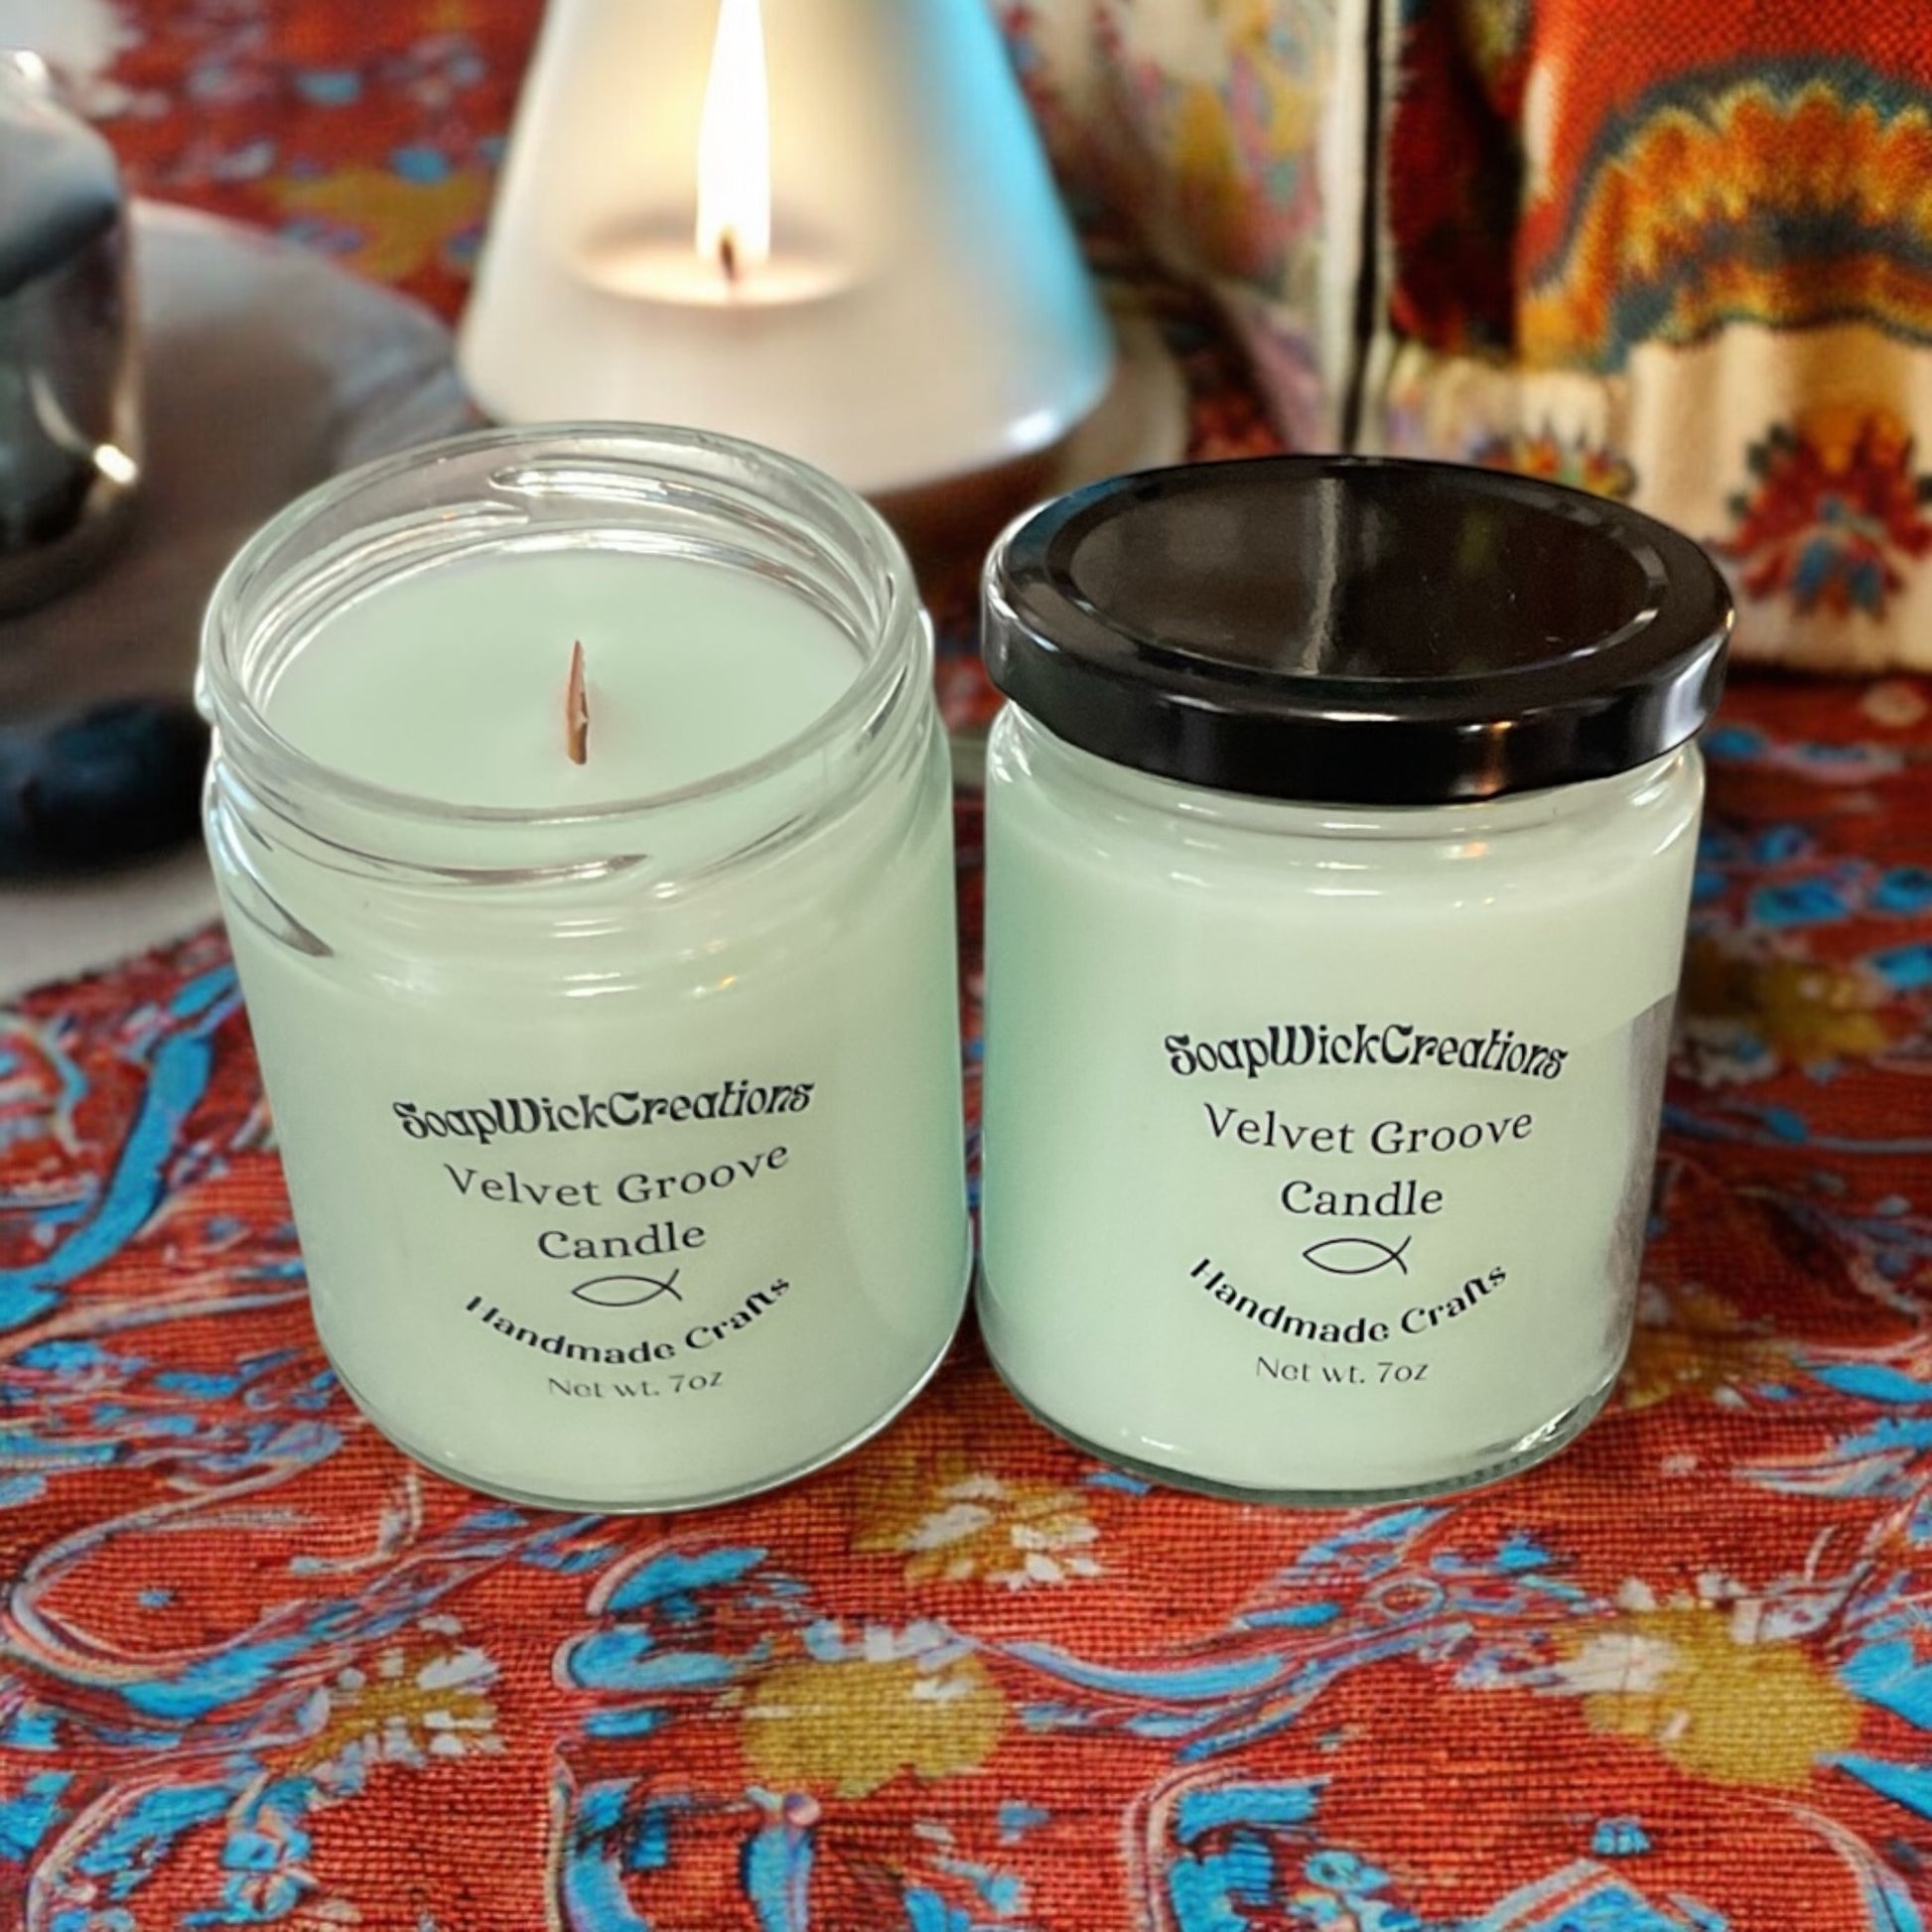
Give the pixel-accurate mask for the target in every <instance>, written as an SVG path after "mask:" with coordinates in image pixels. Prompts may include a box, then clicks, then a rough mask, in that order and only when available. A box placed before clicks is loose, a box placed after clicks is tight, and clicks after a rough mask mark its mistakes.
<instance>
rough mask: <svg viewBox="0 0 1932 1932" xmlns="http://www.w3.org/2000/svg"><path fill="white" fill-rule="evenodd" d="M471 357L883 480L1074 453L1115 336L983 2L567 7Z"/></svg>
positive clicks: (522, 130)
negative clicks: (1063, 445)
mask: <svg viewBox="0 0 1932 1932" xmlns="http://www.w3.org/2000/svg"><path fill="white" fill-rule="evenodd" d="M459 353H460V360H461V363H462V367H463V372H464V374H465V376H466V377H467V379H468V381H469V383H470V385H471V388H472V391H473V392H474V394H475V395H476V397H477V400H478V401H479V403H480V404H481V405H482V407H483V409H485V410H486V411H487V412H488V413H489V414H491V415H492V416H494V417H496V418H497V419H498V420H499V421H504V422H532V421H549V420H557V419H562V418H573V417H576V418H591V417H595V418H618V419H627V420H635V421H652V422H672V423H685V424H693V425H696V426H699V427H701V428H706V429H714V430H718V431H721V432H725V433H727V434H731V435H737V436H744V437H749V438H751V439H752V440H754V441H756V442H760V443H766V444H770V445H772V446H774V447H776V448H778V449H782V450H786V451H789V452H790V453H792V454H793V455H796V456H800V457H803V458H804V459H805V460H806V461H808V462H811V463H815V464H817V465H818V466H819V467H821V468H822V469H825V470H829V471H830V472H831V473H832V474H833V475H834V476H836V477H838V478H840V479H841V480H842V481H844V482H845V483H849V484H851V485H852V486H853V487H855V488H858V489H861V490H865V491H868V492H871V493H874V494H882V493H890V492H894V491H898V490H903V489H908V488H913V487H915V486H918V485H921V484H925V483H932V482H934V481H937V480H940V479H944V478H947V477H952V476H957V475H962V474H966V473H969V472H974V471H981V470H986V469H990V468H993V467H994V466H996V465H1000V464H1003V463H1007V462H1010V461H1012V460H1014V459H1016V458H1022V457H1026V456H1030V455H1033V454H1035V453H1036V452H1037V451H1039V450H1041V449H1044V448H1045V447H1047V446H1048V445H1050V444H1052V443H1053V442H1055V441H1057V440H1058V439H1059V438H1060V437H1061V436H1063V435H1064V434H1065V433H1066V432H1067V431H1068V430H1069V429H1071V428H1072V427H1073V426H1074V425H1075V424H1076V423H1078V422H1079V421H1080V419H1081V418H1082V417H1083V416H1085V415H1086V413H1087V412H1088V411H1089V410H1090V409H1091V408H1092V407H1093V406H1094V405H1095V404H1096V403H1097V402H1098V401H1099V400H1100V398H1101V395H1102V393H1103V392H1104V390H1105V389H1106V386H1107V381H1108V376H1109V374H1110V372H1111V367H1112V360H1113V347H1112V342H1111V338H1110V335H1109V333H1108V329H1107V325H1106V322H1105V320H1104V318H1103V316H1102V315H1101V312H1100V309H1099V307H1098V305H1097V303H1096V302H1095V300H1094V296H1093V291H1092V289H1091V287H1090V286H1089V284H1088V281H1087V278H1086V274H1085V271H1084V268H1083V266H1082V264H1081V261H1080V258H1079V254H1078V251H1077V249H1076V246H1075V244H1074V240H1073V236H1072V233H1071V230H1070V229H1069V227H1068V224H1067V220H1066V216H1065V214H1064V212H1063V210H1062V209H1061V207H1060V205H1059V201H1058V198H1057V196H1056V195H1055V193H1054V189H1053V184H1052V181H1051V178H1050V177H1049V175H1048V173H1047V169H1046V164H1045V161H1044V158H1043V156H1042V155H1041V152H1040V148H1039V142H1038V137H1037V135H1036V134H1035V130H1034V127H1033V123H1032V120H1031V118H1030V117H1029V115H1028V112H1027V108H1026V103H1025V101H1024V100H1023V99H1022V97H1021V94H1020V91H1019V88H1018V86H1017V84H1016V82H1015V80H1014V76H1013V73H1012V70H1011V69H1010V67H1009V65H1008V62H1007V58H1006V52H1005V49H1004V47H1003V46H1002V45H1001V42H1000V37H999V33H998V30H997V28H996V26H995V25H994V23H993V20H992V18H991V15H990V13H989V10H988V8H987V5H986V0H551V4H550V8H549V11H548V13H547V15H546V17H545V20H544V26H543V32H542V36H541V38H540V40H539V42H538V45H537V51H536V55H535V59H534V64H533V66H532V69H531V73H530V78H529V82H528V84H527V86H526V88H525V91H524V95H523V99H522V103H521V105H520V107H519V108H518V111H517V117H516V126H515V130H514V133H513V135H512V137H511V142H510V151H509V156H508V160H507V163H506V166H505V170H504V176H503V182H502V187H501V192H500V194H499V196H498V199H497V205H496V211H495V215H494V218H493V220H492V223H491V227H490V232H489V238H488V242H487V245H486V247H485V249H484V251H483V262H482V265H481V269H480V273H479V277H478V283H477V289H476V293H475V295H474V296H473V298H472V300H471V304H470V309H469V313H468V314H467V316H466V317H465V318H464V323H463V330H462V337H461V344H460V351H459Z"/></svg>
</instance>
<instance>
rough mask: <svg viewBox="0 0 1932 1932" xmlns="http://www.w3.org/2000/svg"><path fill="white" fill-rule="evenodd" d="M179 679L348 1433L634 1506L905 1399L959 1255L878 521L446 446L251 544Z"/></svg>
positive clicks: (912, 784) (728, 1485) (532, 1489)
mask: <svg viewBox="0 0 1932 1932" xmlns="http://www.w3.org/2000/svg"><path fill="white" fill-rule="evenodd" d="M578 646H581V649H582V662H583V670H584V673H585V675H584V677H583V679H582V683H581V687H580V686H579V684H578V682H577V680H576V678H575V677H574V676H573V673H572V668H571V665H572V658H573V653H574V650H575V649H576V647H578ZM202 683H203V690H202V697H203V704H204V708H205V710H206V711H207V716H208V718H209V720H210V721H211V723H212V725H213V727H214V755H213V761H212V766H211V770H210V776H209V782H208V792H207V834H208V842H209V847H210V850H211V852H212V855H213V859H214V864H215V871H216V875H217V879H218V882H219V886H220V891H221V897H222V904H223V909H224V912H225V915H226V919H227V924H228V930H229V933H230V935H231V938H232V941H233V946H234V953H235V959H236V963H237V966H238V967H239V970H240V975H241V983H242V990H243V993H244V996H245V998H246V1001H247V1006H248V1013H249V1018H250V1022H251V1024H252V1027H253V1030H254V1035H255V1040H256V1045H257V1047H258V1050H259V1052H260V1057H261V1064H262V1073H263V1078H264V1082H265V1084H266V1087H267V1090H268V1095H269V1099H270V1102H271V1104H272V1106H273V1109H274V1115H275V1123H276V1132H277V1137H278V1140H279V1143H280V1147H281V1151H282V1155H283V1159H284V1162H285V1165H286V1168H287V1173H288V1182H289V1191H290V1194H291V1197H292V1199H293V1203H294V1208H295V1216H296V1226H297V1231H298V1234H299V1236H300V1239H301V1243H302V1249H303V1254H304V1257H305V1259H306V1262H307V1265H308V1271H309V1282H310V1291H311V1296H312V1301H313V1306H314V1311H315V1318H316V1324H317V1327H318V1329H319V1331H320V1333H321V1336H322V1340H323V1343H324V1345H325V1347H326V1348H327V1349H328V1351H329V1354H330V1357H331V1359H332V1360H333V1361H334V1363H335V1365H336V1367H337V1369H338V1371H339V1373H340V1375H341V1377H342V1380H343V1382H344V1383H345V1386H346V1388H347V1389H348V1391H349V1393H350V1394H351V1395H352V1396H353V1397H354V1399H355V1401H356V1402H357V1403H358V1404H359V1405H360V1406H361V1408H362V1409H363V1410H364V1411H365V1412H366V1413H367V1414H368V1416H369V1417H370V1419H371V1420H372V1421H373V1422H374V1423H375V1424H376V1425H377V1426H378V1427H379V1428H380V1429H381V1430H382V1431H383V1432H384V1433H385V1434H386V1435H388V1436H389V1437H391V1438H392V1439H393V1440H394V1441H395V1442H396V1443H397V1444H398V1445H399V1446H401V1447H402V1448H403V1449H406V1450H407V1451H408V1452H409V1453H411V1454H412V1455H414V1456H416V1457H418V1458H419V1459H420V1460H422V1461H424V1462H426V1463H428V1464H429V1465H430V1466H432V1467H434V1468H437V1469H440V1470H443V1471H445V1472H447V1473H449V1474H452V1475H455V1476H457V1477H458V1478H460V1479H461V1480H463V1481H465V1482H468V1483H471V1484H473V1485H474V1486H476V1487H479V1488H483V1489H486V1490H489V1491H492V1492H495V1493H498V1494H501V1495H505V1496H509V1497H512V1498H515V1499H519V1500H528V1501H533V1502H537V1503H544V1504H556V1505H560V1506H567V1507H571V1508H594V1509H661V1508H674V1507H680V1506H688V1505H694V1504H699V1503H708V1502H714V1501H718V1500H720V1499H723V1498H726V1497H730V1496H735V1495H740V1494H744V1493H746V1492H748V1491H752V1490H756V1489H759V1488H763V1487H766V1486H768V1485H770V1484H773V1483H776V1482H779V1481H782V1480H784V1479H786V1478H788V1477H790V1476H794V1475H797V1474H800V1473H802V1472H803V1471H805V1470H807V1469H810V1468H812V1467H814V1466H816V1465H818V1464H820V1463H822V1462H824V1461H826V1460H828V1459H829V1458H831V1457H833V1456H835V1455H837V1454H839V1453H840V1452H842V1451H843V1450H845V1449H849V1448H851V1447H852V1446H853V1445H854V1444H855V1443H857V1442H859V1441H860V1440H862V1439H863V1438H864V1437H866V1436H868V1435H870V1434H871V1433H872V1432H873V1431H874V1430H876V1429H877V1428H879V1427H880V1426H881V1424H882V1423H883V1422H884V1421H885V1420H886V1419H887V1418H889V1417H890V1416H891V1415H893V1414H894V1413H895V1412H896V1411H897V1409H898V1408H899V1407H900V1406H901V1405H902V1404H904V1403H905V1402H906V1401H907V1400H908V1399H909V1398H910V1396H911V1395H912V1393H913V1392H914V1391H915V1390H916V1389H917V1388H918V1387H919V1385H920V1384H921V1383H922V1382H923V1381H924V1379H925V1378H926V1376H927V1375H928V1374H929V1373H930V1372H931V1371H932V1369H933V1368H934V1366H935V1365H936V1363H937V1361H938V1359H939V1357H940V1356H941V1354H942V1353H943V1351H944V1349H945V1347H946V1345H947V1342H948V1340H949V1338H950V1336H951V1334H952V1331H953V1328H954V1325H955V1321H956V1319H957V1316H958V1313H959V1311H960V1308H961V1304H962V1301H963V1297H964V1294H965V1285H966V1277H967V1267H968V1245H969V1240H968V1229H967V1221H966V1213H965V1199H964V1183H963V1178H962V1162H961V1139H962V1130H961V1120H960V1097H959V1092H960V1090H959V1067H958V1031H957V1029H958V1006H957V992H956V961H955V955H954V945H953V901H952V845H951V814H950V786H949V779H948V770H947V760H946V756H945V747H944V741H943V734H942V733H941V731H940V728H939V725H938V720H937V716H936V712H935V708H934V704H933V700H932V693H931V677H930V640H929V633H928V630H927V628H926V626H925V624H924V621H923V619H922V617H921V614H920V611H919V607H918V601H917V594H916V591H915V588H914V586H913V583H912V580H911V576H910V572H909V570H908V567H907V565H906V563H905V559H904V557H903V555H902V553H901V551H900V550H899V547H898V545H897V542H896V541H895V540H894V538H893V537H892V536H891V534H890V533H889V532H888V531H887V529H886V527H885V526H884V524H882V523H881V522H880V521H879V519H878V518H877V517H876V516H875V515H874V513H873V512H872V511H871V510H870V509H868V508H867V507H866V506H865V505H864V504H863V503H861V502H860V501H858V499H856V498H855V497H853V496H851V495H849V494H848V493H847V492H846V491H845V490H843V489H841V488H840V487H839V486H838V485H836V484H834V483H831V482H829V481H828V480H827V479H825V478H823V477H820V476H818V475H817V474H816V473H814V472H812V471H809V470H806V469H804V468H802V467H800V466H798V465H796V464H793V463H792V462H790V461H788V460H787V459H784V458H781V457H777V456H774V455H771V454H769V453H767V452H764V451H761V450H758V449H755V448H753V447H751V446H749V445H744V444H737V443H731V442H726V441H723V440H720V439H716V438H709V437H704V436H699V435H695V434H687V433H683V432H678V431H668V430H631V429H618V428H609V429H605V428H584V429H575V430H558V431H554V432H544V431H533V432H530V433H527V434H521V433H508V434H488V435H483V436H480V437H474V438H465V439H461V440H459V441H457V442H454V443H450V444H446V445H442V446H439V447H434V448H430V449H427V450H423V451H419V452H415V453H412V454H410V455H408V456H404V457H400V458H396V459H394V460H391V461H388V462H385V463H381V464H377V465H375V466H372V467H371V468H368V469H365V470H362V471H359V472H357V473H354V474H352V475H350V476H348V477H345V478H343V479H341V480H339V481H337V482H335V483H330V484H328V485H326V486H325V487H324V488H322V489H320V490H318V491H317V492H315V493H314V494H312V495H311V496H309V497H307V498H305V499H304V500H302V501H301V502H299V503H297V504H296V505H295V506H294V507H293V508H292V509H290V510H289V511H287V512H286V513H285V514H283V515H282V516H281V517H280V518H278V519H277V520H276V521H275V522H273V523H271V524H270V525H269V526H268V527H267V528H266V529H265V530H264V531H263V532H262V533H261V534H260V535H259V536H257V537H256V538H255V539H254V541H253V542H252V543H250V545H249V546H248V547H247V549H246V550H245V551H244V552H243V553H242V554H241V556H240V557H239V558H238V559H237V560H236V562H235V563H234V564H233V565H232V566H231V568H230V570H229V572H228V574H227V576H226V577H225V579H224V580H223V582H222V584H221V586H220V588H219V590H218V591H217V593H216V596H215V599H214V603H213V606H212V609H211V612H210V615H209V619H208V624H207V636H206V640H205V645H204V655H203V679H202Z"/></svg>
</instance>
